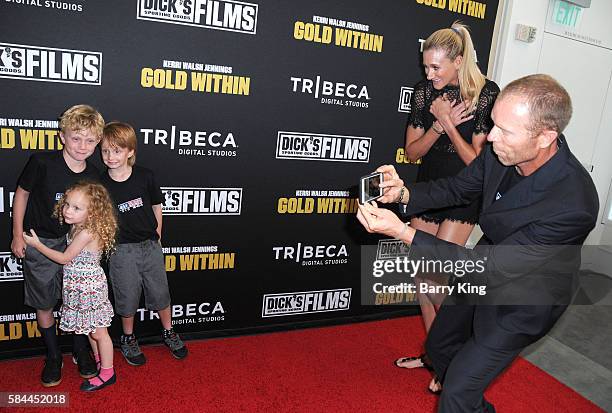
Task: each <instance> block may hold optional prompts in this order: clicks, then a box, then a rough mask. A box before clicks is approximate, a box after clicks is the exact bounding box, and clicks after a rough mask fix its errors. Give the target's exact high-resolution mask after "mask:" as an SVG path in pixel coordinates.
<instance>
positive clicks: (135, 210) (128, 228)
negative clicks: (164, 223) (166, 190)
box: [102, 165, 163, 244]
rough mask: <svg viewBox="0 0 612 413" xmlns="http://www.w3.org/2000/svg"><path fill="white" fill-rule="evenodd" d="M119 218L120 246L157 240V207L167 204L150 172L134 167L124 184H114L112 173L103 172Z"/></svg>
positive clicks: (118, 240)
mask: <svg viewBox="0 0 612 413" xmlns="http://www.w3.org/2000/svg"><path fill="white" fill-rule="evenodd" d="M102 183H103V184H104V186H106V189H108V192H109V193H110V195H111V197H112V198H113V202H115V205H117V212H118V215H119V236H118V237H117V242H118V243H119V244H128V243H133V242H142V241H146V240H157V239H159V236H158V235H157V231H156V229H157V220H156V219H155V214H154V213H153V205H159V204H161V203H162V201H163V197H162V193H161V190H160V189H159V185H157V181H156V180H155V176H154V175H153V172H152V171H151V170H150V169H147V168H143V167H141V166H136V165H134V166H133V167H132V174H131V175H130V177H129V178H128V179H126V180H125V181H123V182H117V181H114V180H113V179H112V178H111V177H110V176H109V175H108V171H106V172H104V173H102Z"/></svg>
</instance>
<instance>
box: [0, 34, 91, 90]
mask: <svg viewBox="0 0 612 413" xmlns="http://www.w3.org/2000/svg"><path fill="white" fill-rule="evenodd" d="M0 77H3V78H9V79H21V80H35V81H40V82H61V83H79V84H84V85H101V84H102V53H100V52H89V51H84V50H70V49H57V48H52V47H44V46H26V45H22V44H11V43H0Z"/></svg>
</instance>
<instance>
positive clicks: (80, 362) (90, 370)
mask: <svg viewBox="0 0 612 413" xmlns="http://www.w3.org/2000/svg"><path fill="white" fill-rule="evenodd" d="M72 362H73V363H74V364H76V365H77V366H78V367H79V374H80V375H81V377H83V378H84V379H89V378H91V377H94V376H95V375H96V374H98V367H97V366H96V362H95V361H94V359H93V357H92V356H91V352H90V351H89V350H88V349H82V350H79V352H78V353H76V354H73V355H72Z"/></svg>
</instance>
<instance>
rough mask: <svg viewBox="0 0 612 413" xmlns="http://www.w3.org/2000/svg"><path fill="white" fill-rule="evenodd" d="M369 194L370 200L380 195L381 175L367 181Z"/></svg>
mask: <svg viewBox="0 0 612 413" xmlns="http://www.w3.org/2000/svg"><path fill="white" fill-rule="evenodd" d="M366 182H367V191H366V192H367V194H368V198H376V197H377V196H379V195H380V188H379V185H380V175H376V176H373V177H371V178H370V179H368V180H367V181H366Z"/></svg>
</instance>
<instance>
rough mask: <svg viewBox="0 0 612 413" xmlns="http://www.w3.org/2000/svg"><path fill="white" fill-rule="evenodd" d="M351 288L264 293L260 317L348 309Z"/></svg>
mask: <svg viewBox="0 0 612 413" xmlns="http://www.w3.org/2000/svg"><path fill="white" fill-rule="evenodd" d="M350 305H351V288H340V289H337V290H320V291H303V292H297V293H281V294H266V295H264V296H263V308H262V309H261V316H262V318H265V317H282V316H288V315H298V314H310V313H324V312H329V311H344V310H348V309H349V307H350Z"/></svg>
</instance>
